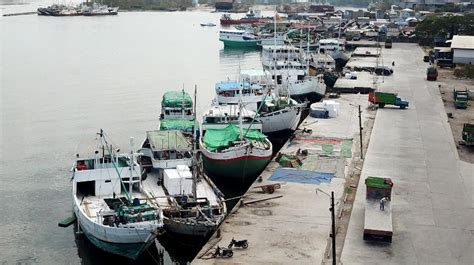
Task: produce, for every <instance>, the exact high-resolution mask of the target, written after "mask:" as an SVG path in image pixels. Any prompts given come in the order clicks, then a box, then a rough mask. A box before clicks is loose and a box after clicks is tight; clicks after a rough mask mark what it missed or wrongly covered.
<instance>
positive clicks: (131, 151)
mask: <svg viewBox="0 0 474 265" xmlns="http://www.w3.org/2000/svg"><path fill="white" fill-rule="evenodd" d="M134 156H135V154H134V153H133V137H130V179H129V181H128V182H129V184H128V186H129V194H130V200H132V192H133V182H132V181H133V171H134V170H135V161H134V160H135V158H134Z"/></svg>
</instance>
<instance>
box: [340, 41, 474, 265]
mask: <svg viewBox="0 0 474 265" xmlns="http://www.w3.org/2000/svg"><path fill="white" fill-rule="evenodd" d="M423 55H424V52H423V51H422V49H421V48H420V47H419V46H418V45H416V44H401V43H394V44H393V48H392V49H384V51H383V57H384V60H385V61H386V62H392V61H395V67H394V74H393V76H391V77H390V78H391V80H389V79H385V82H384V83H383V84H381V85H380V89H381V90H384V91H394V92H397V93H398V94H399V96H400V97H403V98H406V99H407V100H409V102H410V106H409V108H408V109H406V110H400V109H394V108H387V107H386V108H384V109H379V110H378V111H377V115H376V119H375V122H374V127H373V130H372V136H371V139H370V144H369V147H368V150H367V153H366V156H365V161H364V166H363V169H362V173H361V178H360V182H359V185H358V189H357V195H356V199H355V202H354V206H353V211H352V215H351V219H350V223H349V227H348V231H347V235H346V239H345V243H344V248H343V251H342V257H341V262H342V263H343V264H474V261H473V250H474V245H473V229H474V225H473V220H474V218H473V196H472V189H473V177H474V166H473V164H469V163H466V162H462V161H460V160H459V158H458V154H457V151H456V146H455V143H454V140H453V136H452V133H451V129H450V127H449V126H450V125H449V123H448V121H447V116H446V113H445V109H444V106H443V102H442V100H441V95H440V93H439V89H438V88H437V86H438V83H437V82H428V81H426V74H425V71H426V64H424V63H423V61H422V58H423ZM469 111H472V110H469ZM473 115H474V114H473ZM367 176H389V177H391V178H392V180H393V182H394V188H393V195H392V207H393V229H394V231H393V234H394V236H393V242H392V244H382V243H367V242H364V241H363V239H362V234H363V224H364V205H365V185H364V179H365V178H366V177H367Z"/></svg>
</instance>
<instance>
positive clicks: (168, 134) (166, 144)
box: [139, 130, 192, 169]
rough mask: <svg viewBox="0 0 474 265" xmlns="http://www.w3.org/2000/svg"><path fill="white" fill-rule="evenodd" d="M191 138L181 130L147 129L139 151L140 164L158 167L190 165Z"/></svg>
mask: <svg viewBox="0 0 474 265" xmlns="http://www.w3.org/2000/svg"><path fill="white" fill-rule="evenodd" d="M191 149H192V146H191V139H190V138H189V137H187V136H185V135H184V134H183V132H182V131H181V130H166V131H161V130H155V131H148V132H147V137H146V139H145V141H144V142H143V144H142V148H141V149H140V150H139V153H141V154H142V156H141V157H140V159H141V163H142V166H145V167H153V168H158V169H164V168H174V167H176V166H177V165H187V166H191V159H192V153H191Z"/></svg>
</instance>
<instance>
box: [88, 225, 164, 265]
mask: <svg viewBox="0 0 474 265" xmlns="http://www.w3.org/2000/svg"><path fill="white" fill-rule="evenodd" d="M81 229H83V228H82V227H81ZM83 231H84V235H85V236H86V237H87V239H88V240H89V241H90V242H91V243H92V244H93V245H94V246H96V247H97V248H99V249H101V250H103V251H105V252H108V253H112V254H114V255H117V256H122V257H126V258H129V259H132V260H136V259H138V258H139V257H140V255H141V254H142V253H143V252H144V251H145V250H146V249H147V248H148V247H149V246H150V245H151V244H152V243H153V242H154V239H155V238H153V240H149V241H148V242H145V243H110V242H106V241H102V240H100V239H98V238H96V237H94V236H93V235H92V234H90V233H89V232H86V231H85V230H83Z"/></svg>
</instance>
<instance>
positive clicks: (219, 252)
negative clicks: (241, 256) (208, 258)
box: [212, 246, 234, 258]
mask: <svg viewBox="0 0 474 265" xmlns="http://www.w3.org/2000/svg"><path fill="white" fill-rule="evenodd" d="M233 255H234V251H232V249H229V248H220V247H219V246H217V248H216V251H214V253H213V254H212V257H213V258H215V257H218V256H219V257H227V258H230V257H232V256H233Z"/></svg>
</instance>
